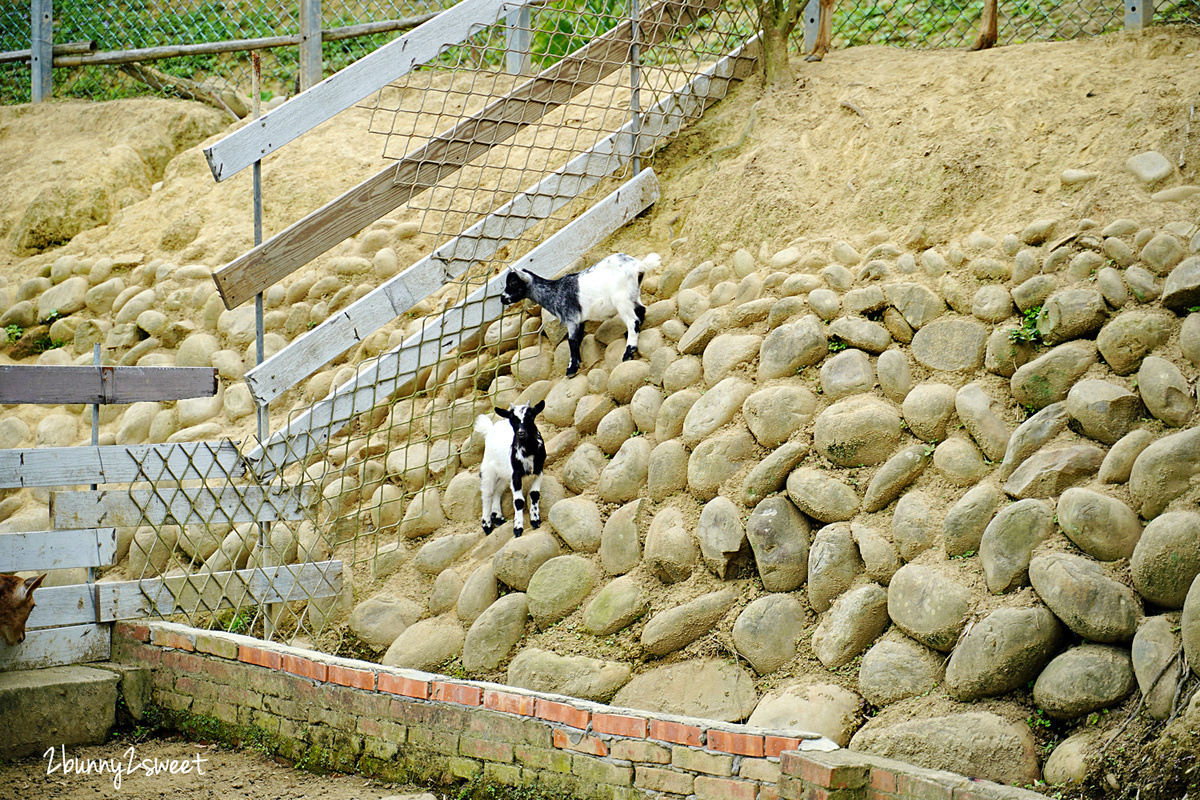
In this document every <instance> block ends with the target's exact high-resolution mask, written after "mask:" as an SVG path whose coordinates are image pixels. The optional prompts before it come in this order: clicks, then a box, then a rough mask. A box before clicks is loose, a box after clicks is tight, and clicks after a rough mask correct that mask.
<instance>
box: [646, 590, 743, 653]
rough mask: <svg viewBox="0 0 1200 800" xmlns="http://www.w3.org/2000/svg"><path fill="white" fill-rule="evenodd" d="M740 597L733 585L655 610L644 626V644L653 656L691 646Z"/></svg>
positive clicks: (709, 629)
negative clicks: (662, 609) (657, 611)
mask: <svg viewBox="0 0 1200 800" xmlns="http://www.w3.org/2000/svg"><path fill="white" fill-rule="evenodd" d="M736 600H737V594H736V593H735V592H734V591H733V590H732V589H723V590H721V591H716V592H709V593H708V594H704V595H701V596H700V597H697V598H696V599H695V600H690V601H688V602H687V603H684V604H683V605H680V606H675V607H674V608H669V609H667V610H666V611H662V612H659V613H658V614H655V615H654V616H652V617H651V618H650V621H649V622H647V623H646V627H644V628H642V648H643V649H644V650H645V651H646V652H647V653H648V654H650V655H652V656H664V655H666V654H667V653H673V652H675V651H676V650H679V649H680V648H683V647H687V646H688V645H689V644H691V643H692V642H694V641H696V640H697V639H699V638H700V637H701V636H703V635H704V634H706V633H709V632H710V631H712V629H713V628H714V627H715V626H716V624H717V623H718V622H720V620H721V618H722V617H724V616H725V613H726V612H727V611H729V609H730V608H732V607H733V604H734V601H736Z"/></svg>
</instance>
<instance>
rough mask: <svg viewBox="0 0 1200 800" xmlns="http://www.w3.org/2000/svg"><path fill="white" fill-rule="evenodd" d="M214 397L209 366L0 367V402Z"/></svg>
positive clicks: (214, 373) (214, 383) (213, 373)
mask: <svg viewBox="0 0 1200 800" xmlns="http://www.w3.org/2000/svg"><path fill="white" fill-rule="evenodd" d="M216 393H217V370H216V369H215V368H213V367H101V366H97V367H93V366H79V367H76V366H69V367H52V366H25V365H19V364H4V365H0V403H40V404H43V405H58V404H60V403H91V404H104V403H139V402H142V401H144V400H149V401H163V400H184V399H186V398H188V397H212V396H213V395H215V394H216Z"/></svg>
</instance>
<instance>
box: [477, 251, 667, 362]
mask: <svg viewBox="0 0 1200 800" xmlns="http://www.w3.org/2000/svg"><path fill="white" fill-rule="evenodd" d="M661 265H662V258H661V257H660V256H659V255H658V253H650V254H649V255H648V256H646V257H645V258H643V259H640V260H639V259H637V258H634V257H633V256H630V255H626V254H625V253H614V254H612V255H611V256H607V257H606V258H603V259H601V260H600V261H597V262H596V263H595V264H593V265H592V266H590V267H588V268H587V269H585V270H584V271H583V272H576V273H573V274H571V275H564V276H563V277H561V278H558V279H557V280H550V279H548V278H542V277H540V276H538V275H535V274H533V273H532V272H530V271H529V270H524V269H512V270H509V272H508V281H507V283H506V284H505V287H504V293H503V294H501V295H500V302H502V303H503V304H504V305H506V306H508V305H512V304H513V303H517V302H520V301H521V300H524V299H526V298H528V299H530V300H532V301H533V302H535V303H537V304H538V305H539V306H541V307H542V308H543V309H545V310H546V311H549V312H550V313H551V314H553V315H554V316H555V317H557V318H558V320H559V321H560V322H562V324H563V325H566V326H567V344H568V346H569V347H570V348H571V362H570V364H568V365H567V377H568V378H569V377H571V376H573V375H575V373H577V372H578V371H579V366H580V356H579V345H580V343H581V342H582V341H583V323H584V322H587V321H588V320H600V319H606V318H608V317H611V316H612V315H613V314H616V315H617V316H619V317H620V318H621V321H622V322H624V323H625V328H626V331H627V333H626V337H625V356H624V357H623V358H622V359H621V360H622V361H629V360H631V359H633V358H636V357H637V354H638V347H637V343H638V333H639V332H640V331H641V329H642V322H643V321H644V320H645V319H646V307H645V306H644V305H642V298H641V285H642V275H643V274H644V273H645V272H646V271H647V270H652V269H658V268H659V267H660V266H661Z"/></svg>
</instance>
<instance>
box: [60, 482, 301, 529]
mask: <svg viewBox="0 0 1200 800" xmlns="http://www.w3.org/2000/svg"><path fill="white" fill-rule="evenodd" d="M316 494H317V492H316V487H315V486H311V485H308V486H301V487H291V486H289V487H270V488H268V489H264V488H263V487H261V486H257V485H249V484H242V485H237V486H234V485H232V484H226V485H225V486H212V485H207V486H172V487H162V488H158V489H120V490H104V489H101V490H93V491H80V492H51V493H50V524H51V525H52V526H53V527H55V528H99V527H104V526H106V525H115V526H117V527H135V526H138V525H153V526H160V525H201V524H218V523H226V522H229V523H235V524H236V523H239V522H273V521H275V520H301V519H304V518H305V509H306V508H308V507H309V506H310V505H311V504H312V503H313V501H314V500H315V499H316Z"/></svg>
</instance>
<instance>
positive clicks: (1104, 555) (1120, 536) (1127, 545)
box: [1057, 488, 1142, 561]
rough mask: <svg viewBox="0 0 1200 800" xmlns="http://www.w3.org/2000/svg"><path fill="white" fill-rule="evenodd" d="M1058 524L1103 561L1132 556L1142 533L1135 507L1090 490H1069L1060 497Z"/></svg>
mask: <svg viewBox="0 0 1200 800" xmlns="http://www.w3.org/2000/svg"><path fill="white" fill-rule="evenodd" d="M1057 512H1058V526H1059V527H1060V528H1062V530H1063V533H1065V534H1066V535H1067V538H1069V539H1070V540H1071V541H1072V542H1074V543H1075V545H1076V547H1078V548H1079V549H1080V550H1082V551H1083V552H1085V553H1087V554H1088V555H1090V556H1092V557H1093V558H1098V559H1100V560H1101V561H1116V560H1117V559H1119V558H1129V557H1130V556H1131V555H1133V549H1134V547H1135V546H1136V545H1137V543H1138V539H1139V538H1141V535H1142V523H1141V520H1139V519H1138V516H1137V514H1135V513H1133V509H1131V508H1130V507H1129V506H1127V505H1125V504H1124V503H1123V502H1121V501H1120V500H1118V499H1117V498H1115V497H1109V496H1108V495H1106V494H1100V493H1099V492H1094V491H1092V490H1090V489H1080V488H1072V489H1067V490H1066V491H1065V492H1063V493H1062V496H1060V497H1059V498H1058V508H1057Z"/></svg>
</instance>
